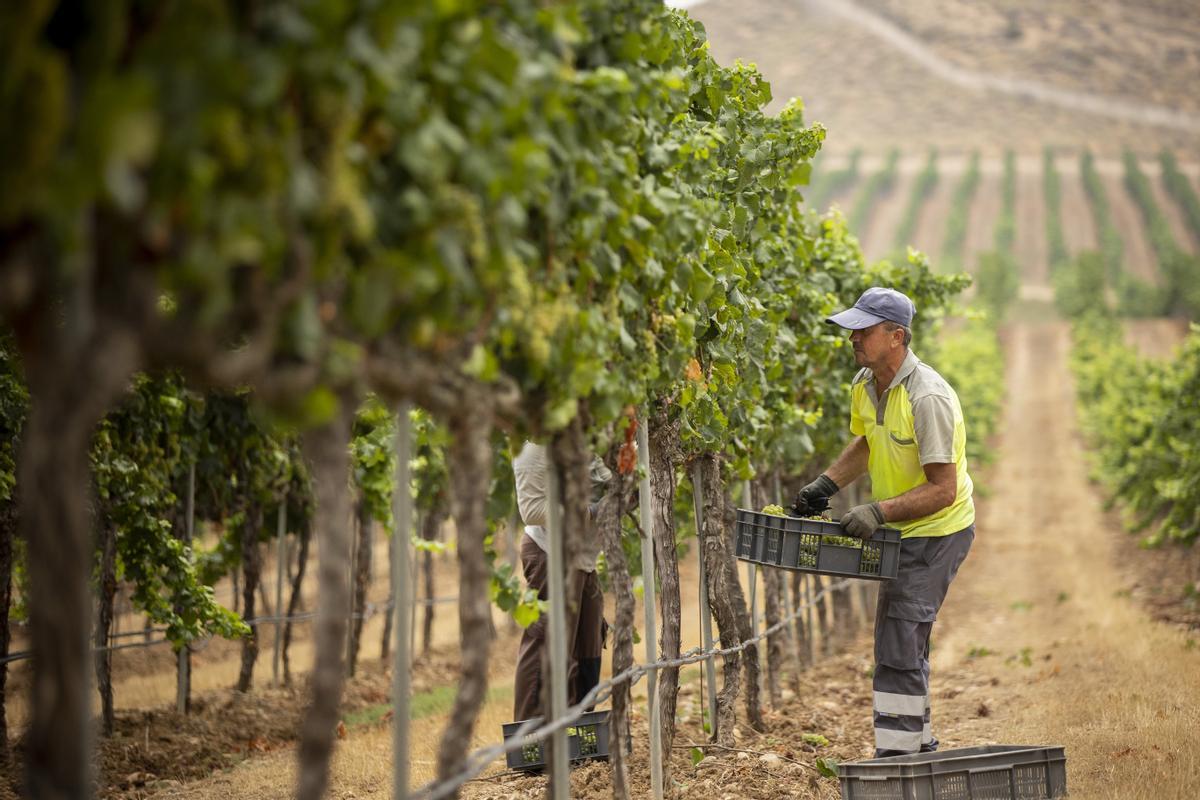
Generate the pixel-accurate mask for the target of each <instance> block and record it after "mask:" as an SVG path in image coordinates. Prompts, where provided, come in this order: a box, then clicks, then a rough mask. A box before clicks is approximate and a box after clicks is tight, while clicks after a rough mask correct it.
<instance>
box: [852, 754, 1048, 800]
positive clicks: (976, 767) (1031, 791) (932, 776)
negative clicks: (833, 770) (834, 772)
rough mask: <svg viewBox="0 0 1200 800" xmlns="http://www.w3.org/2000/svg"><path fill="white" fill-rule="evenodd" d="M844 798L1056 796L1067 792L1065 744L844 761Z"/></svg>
mask: <svg viewBox="0 0 1200 800" xmlns="http://www.w3.org/2000/svg"><path fill="white" fill-rule="evenodd" d="M839 779H840V780H841V784H842V800H1052V799H1053V798H1058V797H1066V796H1067V757H1066V753H1065V752H1064V750H1063V748H1061V747H1037V746H1028V745H1007V744H991V745H984V746H982V747H963V748H959V749H957V750H942V751H939V752H934V753H913V754H912V755H906V756H892V757H891V758H876V759H872V760H870V761H859V762H856V763H847V764H842V765H840V767H839Z"/></svg>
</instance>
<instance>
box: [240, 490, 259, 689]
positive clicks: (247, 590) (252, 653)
mask: <svg viewBox="0 0 1200 800" xmlns="http://www.w3.org/2000/svg"><path fill="white" fill-rule="evenodd" d="M262 526H263V512H262V506H260V505H258V504H257V503H255V504H254V505H252V506H251V507H250V508H248V509H246V520H245V522H244V523H243V524H242V577H243V581H242V619H244V620H246V622H247V624H249V626H250V635H249V636H247V637H245V638H244V639H242V665H241V669H240V670H238V681H237V690H238V691H239V692H248V691H250V684H251V683H252V682H253V680H254V662H255V661H257V660H258V623H257V622H252V621H251V620H253V619H254V593H255V592H257V591H258V584H259V581H260V580H262V549H261V548H260V547H259V546H258V536H259V534H260V533H261V532H262Z"/></svg>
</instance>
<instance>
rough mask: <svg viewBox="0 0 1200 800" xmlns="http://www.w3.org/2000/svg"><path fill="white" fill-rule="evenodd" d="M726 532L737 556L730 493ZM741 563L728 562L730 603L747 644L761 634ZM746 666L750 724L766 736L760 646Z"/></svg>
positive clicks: (751, 651) (734, 508) (750, 650)
mask: <svg viewBox="0 0 1200 800" xmlns="http://www.w3.org/2000/svg"><path fill="white" fill-rule="evenodd" d="M748 500H750V501H751V507H753V508H757V507H758V506H757V505H755V504H754V503H753V497H751V498H748ZM725 530H726V531H728V532H729V538H728V539H727V541H729V542H730V547H732V548H733V550H732V551H731V552H732V553H736V552H737V544H736V541H735V540H734V538H733V536H734V531H736V530H737V506H736V505H735V504H734V502H733V497H732V495H731V494H730V492H728V491H726V492H725ZM737 571H738V562H737V558H736V557H734V558H730V559H729V560H728V561H727V562H726V570H725V572H726V575H725V580H726V582H727V584H726V585H728V586H729V587H730V592H729V601H730V602H731V603H732V604H733V615H734V617H735V618H736V619H737V623H738V637H739V638H740V639H741V641H743V642H745V641H748V640H749V639H752V638H754V636H755V635H756V634H757V633H758V632H757V631H755V630H754V622H753V620H752V619H751V618H750V609H749V607H748V606H747V604H746V595H745V594H744V593H743V592H742V584H741V581H740V580H738V574H737ZM744 657H745V662H746V692H745V694H746V721H747V722H749V723H750V727H751V728H753V729H754V730H756V731H758V732H760V733H761V732H763V731H765V730H766V729H767V724H766V722H765V721H763V716H762V689H761V686H760V679H761V673H762V668H761V665H760V664H759V657H758V646H757V645H755V646H754V647H749V648H747V649H746V650H745V653H744Z"/></svg>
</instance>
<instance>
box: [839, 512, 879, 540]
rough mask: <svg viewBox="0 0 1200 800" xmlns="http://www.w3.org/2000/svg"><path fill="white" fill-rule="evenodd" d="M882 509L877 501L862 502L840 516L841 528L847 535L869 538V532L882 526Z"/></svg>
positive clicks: (873, 531) (871, 532)
mask: <svg viewBox="0 0 1200 800" xmlns="http://www.w3.org/2000/svg"><path fill="white" fill-rule="evenodd" d="M883 522H884V519H883V509H882V508H880V507H879V503H863V504H862V505H861V506H855V507H854V508H852V509H850V510H849V511H847V512H846V513H845V514H844V515H843V516H842V529H843V530H845V531H846V534H847V535H849V536H857V537H858V538H859V539H869V538H870V537H871V534H873V533H875V531H877V530H879V528H880V527H882V526H883Z"/></svg>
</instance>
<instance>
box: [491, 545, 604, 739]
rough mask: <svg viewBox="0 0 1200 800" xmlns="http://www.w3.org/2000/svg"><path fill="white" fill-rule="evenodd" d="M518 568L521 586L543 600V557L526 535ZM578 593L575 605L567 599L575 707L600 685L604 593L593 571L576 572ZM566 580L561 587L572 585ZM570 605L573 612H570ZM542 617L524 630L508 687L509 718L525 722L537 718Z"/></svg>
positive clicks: (571, 699) (569, 669) (539, 712)
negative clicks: (522, 575)
mask: <svg viewBox="0 0 1200 800" xmlns="http://www.w3.org/2000/svg"><path fill="white" fill-rule="evenodd" d="M521 568H522V569H523V570H524V572H525V582H526V583H527V584H528V585H529V588H531V589H536V590H537V593H538V597H539V598H541V599H542V600H545V599H546V570H547V563H546V554H545V553H544V552H543V551H542V548H540V547H538V546H537V542H535V541H533V539H531V538H529V537H528V536H524V537H522V539H521ZM574 574H575V575H576V576H577V578H578V579H577V580H576V581H574V582H575V584H576V585H577V586H578V587H579V595H578V597H576V598H575V601H576V602H574V603H572V602H571V598H567V601H568V602H567V642H568V643H569V646H568V648H567V699H568V702H569V703H571V705H574V704H575V703H578V702H579V701H580V700H582V699H583V697H584V696H585V695H586V694H587V693H588V692H590V691H591V690H592V687H594V686H595V685H596V684H597V683H599V682H600V653H601V650H602V649H603V646H604V594H603V593H602V592H601V591H600V581H599V579H598V578H597V577H596V573H595V572H583V571H581V570H575V571H574ZM570 577H571V576H569V575H568V576H567V578H568V580H567V582H566V585H567V586H568V588H569V587H570V586H571V583H572V581H571V580H570ZM572 607H574V608H576V609H578V611H577V613H574V614H572V613H571V610H572ZM546 623H547V619H546V615H544V614H543V615H542V616H540V617H538V620H537V622H535V623H533V624H532V625H530V626H529V627H528V628H526V629H525V632H524V633H523V634H522V635H521V647H520V650H519V651H518V653H517V674H516V678H515V680H514V684H513V719H514V720H525V719H530V718H532V717H537V716H541V715H542V686H543V683H544V682H545V680H546V678H545V676H544V675H543V674H542V650H543V648H544V646H545V642H546Z"/></svg>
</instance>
